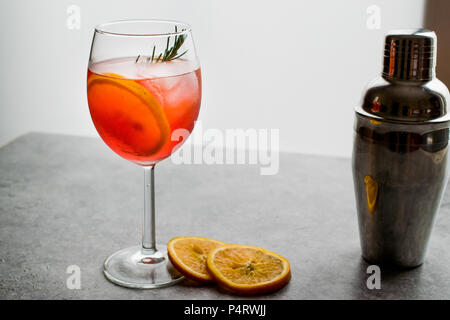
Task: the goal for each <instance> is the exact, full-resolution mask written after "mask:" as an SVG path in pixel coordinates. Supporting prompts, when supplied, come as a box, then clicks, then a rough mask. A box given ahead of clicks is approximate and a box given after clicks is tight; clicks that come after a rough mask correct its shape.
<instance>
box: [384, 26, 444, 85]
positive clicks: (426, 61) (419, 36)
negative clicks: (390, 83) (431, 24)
mask: <svg viewBox="0 0 450 320" xmlns="http://www.w3.org/2000/svg"><path fill="white" fill-rule="evenodd" d="M436 41H437V38H436V34H435V33H434V32H433V31H430V30H427V29H410V30H394V31H391V32H389V33H388V34H387V35H386V40H385V47H384V63H383V73H382V76H383V78H385V79H393V80H417V81H426V80H431V79H432V78H433V77H434V75H435V67H436Z"/></svg>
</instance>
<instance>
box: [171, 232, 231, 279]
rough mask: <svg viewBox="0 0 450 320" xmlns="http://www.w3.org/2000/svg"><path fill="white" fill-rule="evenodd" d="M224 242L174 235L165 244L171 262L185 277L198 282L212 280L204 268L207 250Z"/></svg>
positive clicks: (220, 245)
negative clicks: (174, 236)
mask: <svg viewBox="0 0 450 320" xmlns="http://www.w3.org/2000/svg"><path fill="white" fill-rule="evenodd" d="M224 245H225V243H223V242H221V241H217V240H213V239H208V238H203V237H176V238H173V239H172V240H170V241H169V243H168V244H167V253H168V255H169V259H170V261H171V262H172V264H173V265H174V266H175V268H177V270H178V271H179V272H180V273H181V274H182V275H184V276H185V277H186V278H189V279H192V280H196V281H198V282H212V281H213V278H212V277H211V275H210V274H209V273H208V270H207V269H206V258H207V257H208V253H209V251H211V250H212V249H215V248H218V247H222V246H224Z"/></svg>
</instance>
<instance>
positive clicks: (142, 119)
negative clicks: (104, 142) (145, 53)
mask: <svg viewBox="0 0 450 320" xmlns="http://www.w3.org/2000/svg"><path fill="white" fill-rule="evenodd" d="M87 95H88V101H89V108H90V111H91V115H92V119H93V121H94V124H95V126H96V128H97V130H98V131H99V133H100V135H101V136H102V137H104V136H105V135H106V136H107V138H108V140H111V139H113V140H114V141H115V145H118V146H119V148H120V151H123V152H127V153H132V154H136V155H143V156H149V155H152V154H155V153H156V152H158V151H159V150H160V149H161V148H162V147H163V145H164V144H165V143H166V142H167V141H168V138H169V135H170V125H169V123H168V121H167V119H166V116H165V114H164V110H163V109H162V107H161V104H160V103H159V101H158V100H157V99H156V98H155V97H154V96H153V95H152V94H151V93H150V92H149V91H148V90H147V89H145V88H144V87H142V86H141V85H140V84H138V83H137V82H135V81H134V80H129V79H125V78H123V77H121V76H119V75H115V74H107V75H97V74H92V75H91V76H90V77H89V78H88V82H87Z"/></svg>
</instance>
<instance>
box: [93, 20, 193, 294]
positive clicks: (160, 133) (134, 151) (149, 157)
mask: <svg viewBox="0 0 450 320" xmlns="http://www.w3.org/2000/svg"><path fill="white" fill-rule="evenodd" d="M87 97H88V104H89V110H90V113H91V117H92V121H93V123H94V125H95V128H96V129H97V131H98V133H99V135H100V137H101V138H102V139H103V141H104V142H105V143H106V144H107V145H108V146H109V147H110V148H111V149H112V150H113V151H114V152H116V153H117V154H118V155H120V156H121V157H122V158H125V159H127V160H129V161H132V162H134V163H136V164H138V165H140V166H142V167H143V168H144V216H143V234H142V245H141V246H134V247H130V248H126V249H122V250H120V251H118V252H116V253H114V254H112V255H111V256H110V257H109V258H107V259H106V261H105V263H104V265H103V272H104V274H105V276H106V278H107V279H109V280H110V281H112V282H114V283H116V284H119V285H122V286H126V287H132V288H157V287H163V286H169V285H172V284H174V283H176V282H178V281H180V280H182V279H183V277H182V276H181V275H180V274H179V273H178V272H177V271H176V270H175V269H174V268H173V266H172V265H171V264H170V261H169V260H168V257H167V248H166V246H165V245H161V244H156V241H155V183H154V170H155V165H156V163H158V162H159V161H161V160H163V159H165V158H167V157H169V156H170V155H171V154H172V153H173V152H174V151H175V150H176V149H177V148H178V147H180V146H181V144H182V143H183V142H184V141H185V140H186V138H187V137H188V136H189V134H190V132H191V131H192V129H193V128H194V122H195V120H196V119H197V116H198V113H199V109H200V101H201V73H200V64H199V61H198V58H197V54H196V52H195V47H194V41H193V38H192V31H191V27H190V26H189V25H188V24H186V23H182V22H177V21H163V20H124V21H114V22H108V23H104V24H101V25H99V26H97V27H96V28H95V32H94V37H93V40H92V45H91V54H90V58H89V67H88V75H87Z"/></svg>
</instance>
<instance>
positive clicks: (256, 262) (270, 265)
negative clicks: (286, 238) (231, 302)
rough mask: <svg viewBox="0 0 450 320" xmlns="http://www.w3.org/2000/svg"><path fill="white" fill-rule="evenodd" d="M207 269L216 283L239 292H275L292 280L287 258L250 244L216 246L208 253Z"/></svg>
mask: <svg viewBox="0 0 450 320" xmlns="http://www.w3.org/2000/svg"><path fill="white" fill-rule="evenodd" d="M207 268H208V271H209V272H210V273H211V275H212V276H213V277H214V279H215V280H216V281H217V283H218V284H219V285H221V286H223V287H225V288H227V289H228V290H230V291H232V292H235V293H239V294H261V293H266V292H270V291H275V290H278V289H280V288H282V287H283V286H285V285H286V284H287V283H288V282H289V280H290V279H291V271H290V266H289V261H287V260H286V259H285V258H283V257H282V256H280V255H278V254H276V253H274V252H271V251H268V250H265V249H262V248H257V247H253V246H245V245H237V244H234V245H227V246H224V247H218V248H215V249H214V250H212V251H211V252H210V253H209V255H208V259H207Z"/></svg>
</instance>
